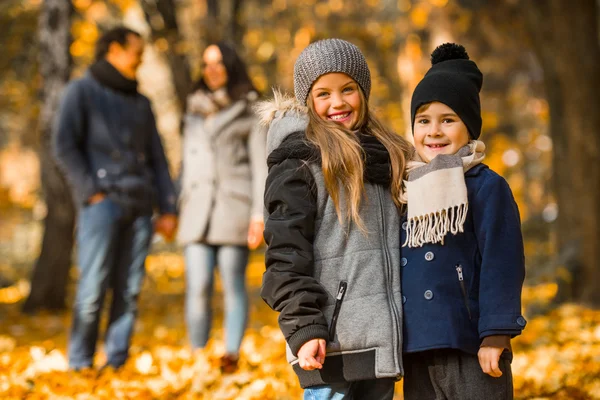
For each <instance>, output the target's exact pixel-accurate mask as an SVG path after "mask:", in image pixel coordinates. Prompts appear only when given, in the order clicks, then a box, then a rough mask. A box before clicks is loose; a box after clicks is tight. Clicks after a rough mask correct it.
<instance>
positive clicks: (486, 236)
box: [472, 174, 526, 338]
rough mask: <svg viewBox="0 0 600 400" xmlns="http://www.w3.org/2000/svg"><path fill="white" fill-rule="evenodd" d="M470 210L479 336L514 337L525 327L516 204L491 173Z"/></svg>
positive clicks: (502, 181) (521, 263)
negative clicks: (476, 253)
mask: <svg viewBox="0 0 600 400" xmlns="http://www.w3.org/2000/svg"><path fill="white" fill-rule="evenodd" d="M472 207H473V221H474V224H475V234H476V235H477V241H478V245H479V251H480V254H481V273H480V282H479V336H480V338H484V337H487V336H491V335H511V336H516V335H518V334H520V333H521V331H522V330H523V328H524V327H525V324H526V321H525V319H524V318H523V316H522V315H521V291H522V288H523V281H524V279H525V253H524V249H523V236H522V234H521V221H520V217H519V210H518V208H517V204H516V203H515V200H514V198H513V195H512V192H511V190H510V187H509V186H508V183H507V182H506V181H505V180H504V179H503V178H502V177H500V176H498V175H495V174H494V175H492V176H488V177H487V178H486V179H485V181H484V183H483V185H482V187H481V188H480V189H479V192H478V193H477V194H476V196H475V204H473V205H472Z"/></svg>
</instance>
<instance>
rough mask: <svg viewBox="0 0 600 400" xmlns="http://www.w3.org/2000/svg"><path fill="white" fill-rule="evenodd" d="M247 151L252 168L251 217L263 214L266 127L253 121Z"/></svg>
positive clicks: (265, 172) (265, 174) (265, 176)
mask: <svg viewBox="0 0 600 400" xmlns="http://www.w3.org/2000/svg"><path fill="white" fill-rule="evenodd" d="M248 152H249V154H250V167H251V169H252V218H262V217H263V214H264V202H263V194H264V192H265V181H266V179H267V154H266V152H267V128H266V127H263V126H261V125H260V124H259V123H258V121H255V123H254V127H253V128H252V131H251V132H250V136H249V138H248Z"/></svg>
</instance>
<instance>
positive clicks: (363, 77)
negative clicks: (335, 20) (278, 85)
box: [294, 39, 371, 104]
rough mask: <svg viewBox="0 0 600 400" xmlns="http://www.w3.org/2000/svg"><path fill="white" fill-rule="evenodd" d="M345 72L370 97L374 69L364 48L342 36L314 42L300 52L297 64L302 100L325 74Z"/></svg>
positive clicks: (296, 88)
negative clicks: (361, 49) (360, 48)
mask: <svg viewBox="0 0 600 400" xmlns="http://www.w3.org/2000/svg"><path fill="white" fill-rule="evenodd" d="M331 72H343V73H345V74H347V75H349V76H350V77H351V78H352V79H354V80H355V81H356V82H357V83H358V84H359V86H360V87H361V89H362V90H363V92H364V93H365V97H366V98H367V99H369V94H370V93H371V73H370V72H369V66H368V65H367V60H365V57H364V56H363V54H362V53H361V51H360V50H359V49H358V47H356V46H355V45H353V44H352V43H350V42H346V41H345V40H341V39H325V40H319V41H318V42H314V43H311V44H310V45H308V47H307V48H305V49H304V50H303V51H302V53H300V55H299V56H298V59H297V60H296V64H295V65H294V94H295V95H296V99H298V101H300V103H302V104H306V99H307V98H308V94H309V93H310V88H311V87H312V85H313V83H315V81H316V80H317V79H319V77H321V76H322V75H325V74H328V73H331Z"/></svg>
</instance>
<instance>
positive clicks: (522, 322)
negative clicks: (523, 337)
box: [517, 317, 527, 326]
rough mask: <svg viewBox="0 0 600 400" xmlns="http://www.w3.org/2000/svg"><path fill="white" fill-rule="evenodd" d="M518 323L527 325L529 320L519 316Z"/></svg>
mask: <svg viewBox="0 0 600 400" xmlns="http://www.w3.org/2000/svg"><path fill="white" fill-rule="evenodd" d="M517 324H519V325H520V326H525V325H527V321H526V320H525V318H523V317H519V318H517Z"/></svg>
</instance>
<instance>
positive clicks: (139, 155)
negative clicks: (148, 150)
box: [138, 153, 146, 163]
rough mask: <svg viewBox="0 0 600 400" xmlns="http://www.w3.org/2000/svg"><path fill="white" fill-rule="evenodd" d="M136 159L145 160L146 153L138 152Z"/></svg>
mask: <svg viewBox="0 0 600 400" xmlns="http://www.w3.org/2000/svg"><path fill="white" fill-rule="evenodd" d="M138 160H139V161H140V162H141V163H143V162H144V161H146V155H145V154H144V153H139V154H138Z"/></svg>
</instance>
